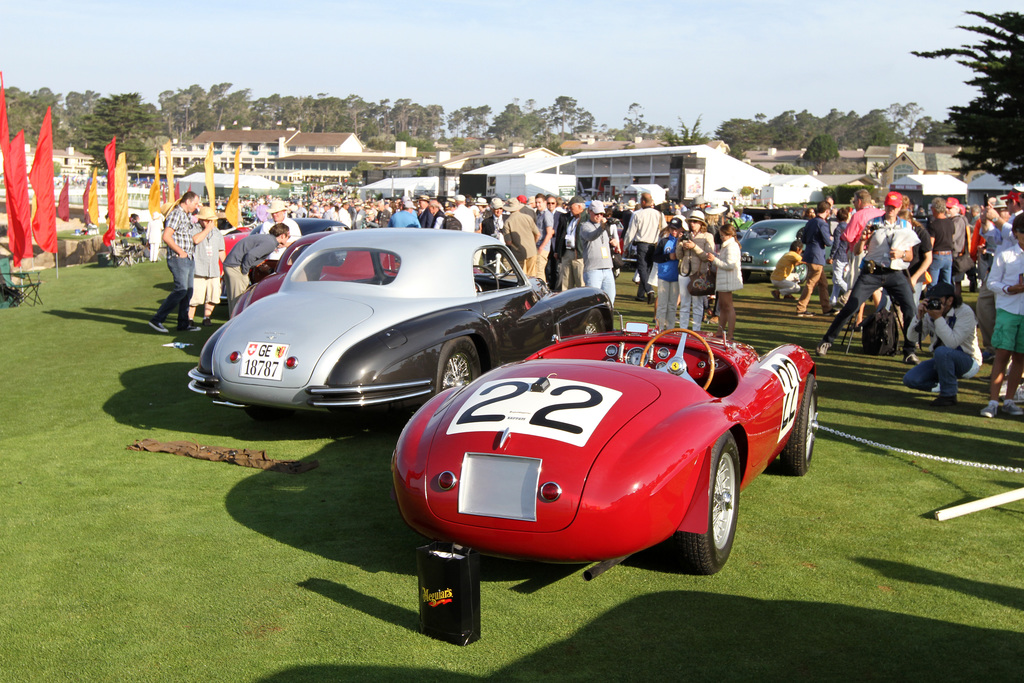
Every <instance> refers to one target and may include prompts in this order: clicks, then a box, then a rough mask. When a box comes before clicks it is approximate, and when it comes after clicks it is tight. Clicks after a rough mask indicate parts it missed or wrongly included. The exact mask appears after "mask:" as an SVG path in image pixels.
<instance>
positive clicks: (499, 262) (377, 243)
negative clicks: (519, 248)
mask: <svg viewBox="0 0 1024 683" xmlns="http://www.w3.org/2000/svg"><path fill="white" fill-rule="evenodd" d="M610 329H612V308H611V305H610V303H609V301H608V297H607V296H606V295H605V294H604V293H603V292H601V291H600V290H598V289H593V288H589V287H581V288H578V289H571V290H569V291H566V292H561V293H557V294H553V293H551V292H549V291H548V288H547V286H546V285H545V284H543V283H542V282H541V281H540V280H537V279H534V278H528V277H526V275H524V274H523V271H522V270H521V269H520V267H519V265H518V264H517V263H516V261H515V258H514V257H513V256H512V253H511V252H510V251H509V250H508V248H507V247H506V246H505V245H504V244H501V243H499V242H497V241H495V240H494V239H493V238H492V237H488V236H485V235H480V234H475V233H465V232H459V231H446V230H420V229H410V228H395V229H388V228H381V229H373V230H357V231H348V232H340V233H337V234H332V235H329V236H327V237H324V238H323V239H320V240H318V241H317V242H316V243H314V244H311V245H310V246H309V247H308V248H307V249H306V250H305V252H304V253H303V254H302V255H301V257H300V258H299V260H298V261H296V263H295V264H294V265H293V266H292V267H291V269H290V270H289V271H288V273H287V275H286V276H285V278H284V281H283V282H282V283H281V289H280V291H279V292H278V293H277V294H273V295H271V296H268V297H265V298H263V299H260V300H259V301H256V302H254V303H253V304H252V305H250V306H248V307H247V308H245V310H244V311H242V312H241V313H240V314H239V315H237V316H236V317H234V318H232V319H231V320H230V321H228V322H227V323H225V324H224V326H223V327H221V328H220V329H218V330H217V331H216V332H214V334H213V335H212V336H211V337H210V339H209V340H208V341H207V343H206V345H205V346H204V347H203V350H202V353H201V354H200V357H199V365H197V366H196V367H195V368H193V369H192V370H191V371H190V372H189V377H190V378H191V381H190V382H189V385H188V386H189V389H191V390H192V391H195V392H197V393H200V394H205V395H206V396H209V397H210V398H212V399H214V400H215V401H216V402H219V403H224V404H228V405H232V406H236V407H242V408H245V409H246V412H248V413H249V415H250V416H252V417H253V418H255V419H267V418H272V417H276V416H280V415H284V414H287V413H288V412H290V411H294V410H332V409H344V408H357V407H362V406H370V405H381V404H410V405H415V404H417V403H422V402H424V401H426V400H427V399H429V398H430V397H431V396H433V395H434V394H436V393H438V392H439V391H441V390H443V389H447V388H449V387H453V386H459V385H462V384H468V383H469V382H471V381H472V380H474V379H475V378H476V377H478V376H479V375H480V374H481V373H482V372H485V371H487V370H490V369H491V368H494V367H497V366H499V365H502V364H505V363H509V362H512V361H518V360H522V359H523V358H525V357H527V356H529V355H530V354H531V353H533V352H534V351H537V350H538V349H540V348H542V347H544V346H547V345H548V344H550V343H551V342H552V340H555V339H559V338H562V337H566V336H570V335H576V334H588V333H594V332H602V331H606V330H610Z"/></svg>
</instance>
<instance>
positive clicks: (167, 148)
mask: <svg viewBox="0 0 1024 683" xmlns="http://www.w3.org/2000/svg"><path fill="white" fill-rule="evenodd" d="M164 163H165V164H167V170H166V171H164V172H165V173H166V174H167V201H168V202H173V201H174V200H175V199H177V197H176V196H175V195H177V194H178V191H177V189H175V187H174V164H172V163H171V141H170V140H168V141H167V142H165V143H164Z"/></svg>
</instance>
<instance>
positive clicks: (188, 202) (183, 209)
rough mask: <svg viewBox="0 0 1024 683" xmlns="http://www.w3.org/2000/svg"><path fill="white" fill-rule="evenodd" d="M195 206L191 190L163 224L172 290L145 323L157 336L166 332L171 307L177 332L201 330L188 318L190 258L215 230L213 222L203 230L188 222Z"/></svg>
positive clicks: (197, 203)
mask: <svg viewBox="0 0 1024 683" xmlns="http://www.w3.org/2000/svg"><path fill="white" fill-rule="evenodd" d="M199 204H200V202H199V195H197V194H196V193H195V192H191V191H190V192H186V193H185V194H183V195H182V196H181V201H179V202H178V204H177V206H175V207H174V208H173V209H171V211H170V213H168V214H167V220H166V221H164V234H163V242H164V244H166V245H167V268H168V269H169V270H170V271H171V277H172V278H173V279H174V288H173V289H172V290H171V293H170V294H168V295H167V298H166V299H164V302H163V303H162V304H160V308H159V309H158V310H157V312H156V315H154V316H153V317H152V318H151V319H150V321H149V326H150V327H152V328H153V329H154V330H156V331H157V332H160V333H161V334H166V333H167V328H166V327H164V321H165V320H167V316H168V315H170V314H171V311H172V310H174V308H175V307H177V308H178V331H179V332H195V331H196V330H199V329H201V328H200V327H199V326H198V325H193V324H192V319H191V318H189V317H188V303H189V301H190V300H191V299H192V277H193V275H194V274H195V262H194V261H193V260H192V255H193V253H194V252H195V248H196V245H197V244H199V243H200V242H202V241H203V240H204V239H206V236H207V235H209V234H210V231H211V230H214V229H215V226H216V225H217V221H209V222H208V223H207V225H206V227H204V228H199V227H198V226H196V225H195V224H194V223H193V222H192V213H193V212H194V211H195V210H196V209H197V208H199Z"/></svg>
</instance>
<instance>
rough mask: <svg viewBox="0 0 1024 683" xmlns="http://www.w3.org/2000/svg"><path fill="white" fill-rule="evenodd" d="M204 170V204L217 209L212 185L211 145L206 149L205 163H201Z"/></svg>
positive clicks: (214, 188)
mask: <svg viewBox="0 0 1024 683" xmlns="http://www.w3.org/2000/svg"><path fill="white" fill-rule="evenodd" d="M203 168H204V169H205V170H206V203H207V204H209V205H210V208H211V209H213V210H215V211H216V209H217V188H216V187H215V186H214V184H213V145H210V146H209V147H207V148H206V161H205V162H203Z"/></svg>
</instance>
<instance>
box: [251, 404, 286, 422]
mask: <svg viewBox="0 0 1024 683" xmlns="http://www.w3.org/2000/svg"><path fill="white" fill-rule="evenodd" d="M243 410H245V414H246V415H248V416H249V417H251V418H252V419H254V420H256V421H257V422H272V421H274V420H281V419H284V418H286V417H291V416H292V415H294V414H295V411H294V410H289V409H288V408H272V407H270V406H246V407H245V408H244V409H243Z"/></svg>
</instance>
